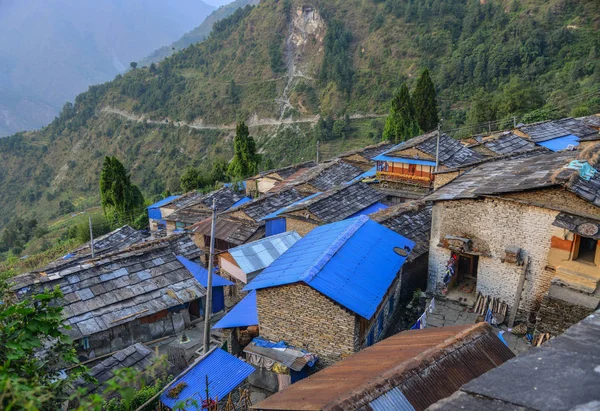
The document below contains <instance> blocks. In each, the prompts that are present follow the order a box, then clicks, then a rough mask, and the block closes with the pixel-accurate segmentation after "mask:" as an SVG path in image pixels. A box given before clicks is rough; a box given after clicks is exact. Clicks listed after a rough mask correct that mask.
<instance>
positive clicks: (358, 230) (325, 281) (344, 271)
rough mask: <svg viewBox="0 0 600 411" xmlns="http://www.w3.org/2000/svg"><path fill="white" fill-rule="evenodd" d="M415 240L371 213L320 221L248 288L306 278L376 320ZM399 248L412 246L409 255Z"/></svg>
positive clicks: (306, 282) (247, 287)
mask: <svg viewBox="0 0 600 411" xmlns="http://www.w3.org/2000/svg"><path fill="white" fill-rule="evenodd" d="M413 247H414V243H413V242H412V241H410V240H408V239H406V238H404V237H402V236H401V235H399V234H397V233H395V232H393V231H392V230H390V229H388V228H386V227H384V226H382V225H380V224H377V223H376V222H374V221H371V220H369V218H368V217H366V216H361V217H357V218H352V219H349V220H344V221H340V222H337V223H332V224H327V225H323V226H319V227H317V228H315V229H314V230H312V231H311V232H309V233H308V234H307V235H306V236H304V237H303V238H301V239H300V240H298V242H297V243H296V244H294V245H293V246H292V247H290V248H289V249H288V250H287V251H286V252H285V253H283V254H282V255H281V256H280V257H279V258H278V259H277V260H275V261H274V262H273V263H272V264H271V265H270V266H268V267H267V268H265V269H264V270H263V271H262V272H261V273H260V274H258V276H256V278H254V279H253V280H252V281H251V282H250V283H249V284H248V285H246V287H244V291H249V290H257V289H262V288H269V287H276V286H280V285H285V284H294V283H299V282H303V283H305V284H307V285H308V286H310V287H312V288H314V289H315V290H317V291H319V292H320V293H322V294H324V295H326V296H327V297H329V298H331V299H332V300H333V301H336V302H337V303H338V304H340V305H342V306H344V307H346V308H347V309H349V310H351V311H353V312H355V313H356V314H358V315H360V316H362V317H363V318H366V319H370V318H371V317H372V316H373V315H374V313H375V311H376V310H377V307H378V306H379V303H380V302H381V300H382V299H383V297H384V296H385V294H386V293H387V291H388V289H389V287H390V285H391V284H392V283H393V282H394V280H395V279H396V278H397V275H398V272H399V271H400V269H401V267H402V265H403V264H404V261H405V260H406V256H407V255H408V253H410V250H412V248H413ZM395 248H399V249H400V250H407V252H406V254H405V255H401V254H399V253H397V252H396V251H395Z"/></svg>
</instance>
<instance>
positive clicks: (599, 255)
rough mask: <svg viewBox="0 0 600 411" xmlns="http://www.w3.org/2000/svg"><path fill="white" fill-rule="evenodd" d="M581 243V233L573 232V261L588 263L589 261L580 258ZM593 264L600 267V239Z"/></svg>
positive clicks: (597, 241)
mask: <svg viewBox="0 0 600 411" xmlns="http://www.w3.org/2000/svg"><path fill="white" fill-rule="evenodd" d="M580 245H581V236H580V235H579V234H573V248H572V250H571V261H575V262H578V263H583V264H588V263H589V262H587V261H581V260H579V247H580ZM592 264H594V265H596V266H599V267H600V240H596V254H595V255H594V261H593V262H592Z"/></svg>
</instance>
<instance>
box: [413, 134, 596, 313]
mask: <svg viewBox="0 0 600 411" xmlns="http://www.w3.org/2000/svg"><path fill="white" fill-rule="evenodd" d="M599 152H600V145H598V146H596V149H595V150H593V149H589V150H586V151H562V152H557V153H550V154H548V153H542V154H540V153H537V152H536V153H533V154H532V155H530V156H523V157H520V158H516V159H503V160H498V161H490V162H486V163H482V164H481V165H479V166H477V167H475V168H473V169H471V170H469V171H466V172H465V173H464V174H462V175H461V176H459V177H457V178H456V179H455V180H453V181H452V182H450V183H448V184H446V185H445V186H443V187H441V188H439V189H438V190H437V191H435V192H434V193H432V194H431V195H429V196H428V197H426V198H425V200H427V201H432V202H433V203H434V205H433V211H432V216H433V217H432V229H431V242H430V248H429V280H428V290H429V292H431V293H435V294H439V293H446V292H447V293H448V294H447V296H448V298H453V299H460V300H462V301H463V302H467V303H471V304H472V303H474V302H475V301H474V299H475V296H476V293H477V292H480V293H481V294H483V295H484V296H489V297H493V298H497V299H499V300H500V301H502V302H505V303H506V304H508V307H509V310H508V311H509V312H510V311H511V310H513V309H516V310H517V311H518V313H519V314H521V317H524V318H526V319H532V318H533V317H534V314H535V313H536V312H537V311H538V310H539V309H540V304H541V303H542V300H543V299H544V296H545V295H546V293H547V292H548V291H549V289H550V287H551V284H553V283H557V284H561V285H562V286H565V287H567V288H568V289H569V293H568V294H569V297H567V296H566V293H562V294H561V293H554V294H553V296H554V297H555V298H558V299H562V300H561V302H560V303H559V304H554V305H553V309H554V310H557V312H558V311H559V310H562V311H564V312H566V311H569V310H571V308H572V303H573V302H574V301H575V302H576V301H578V300H580V299H584V297H585V299H586V301H587V302H588V305H595V306H597V304H598V296H597V289H598V281H600V268H599V267H600V247H598V235H597V233H598V230H599V229H598V224H600V223H599V221H600V173H598V172H596V173H595V174H593V172H592V171H590V169H591V170H593V167H598V166H599V161H598V157H599V156H600V154H598V153H599ZM577 161H581V162H580V163H578V162H577ZM583 164H586V166H585V167H583ZM585 170H587V173H586V172H585ZM592 174H593V175H592ZM566 221H571V222H572V223H569V224H568V223H567V222H566ZM521 284H523V285H522V286H521ZM573 293H575V294H573ZM574 297H578V298H574ZM590 299H591V300H590ZM517 300H519V301H520V303H519V305H518V307H515V306H514V304H515V301H517ZM575 304H580V302H576V303H575ZM559 305H560V306H561V307H562V309H561V308H559V307H558V306H559ZM590 309H591V308H589V309H588V310H590ZM586 312H589V311H586ZM542 322H543V321H542Z"/></svg>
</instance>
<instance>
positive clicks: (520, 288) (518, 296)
mask: <svg viewBox="0 0 600 411" xmlns="http://www.w3.org/2000/svg"><path fill="white" fill-rule="evenodd" d="M527 267H529V256H527V257H525V263H524V264H523V268H522V269H521V275H520V276H519V285H518V286H517V293H516V294H515V301H514V303H513V306H512V309H511V310H510V319H509V320H508V328H512V327H513V326H514V325H515V318H516V317H517V310H518V309H519V304H520V303H521V294H522V293H523V285H524V284H525V276H526V275H527Z"/></svg>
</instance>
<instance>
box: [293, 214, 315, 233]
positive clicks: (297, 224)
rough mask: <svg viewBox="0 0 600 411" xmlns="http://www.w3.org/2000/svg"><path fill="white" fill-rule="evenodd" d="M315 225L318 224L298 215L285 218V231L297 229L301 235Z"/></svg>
mask: <svg viewBox="0 0 600 411" xmlns="http://www.w3.org/2000/svg"><path fill="white" fill-rule="evenodd" d="M315 227H317V224H315V223H312V222H310V221H303V220H302V219H300V218H298V217H289V216H286V218H285V231H295V232H297V233H298V234H300V236H301V237H304V236H305V235H306V234H308V233H309V232H311V231H312V229H313V228H315Z"/></svg>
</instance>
